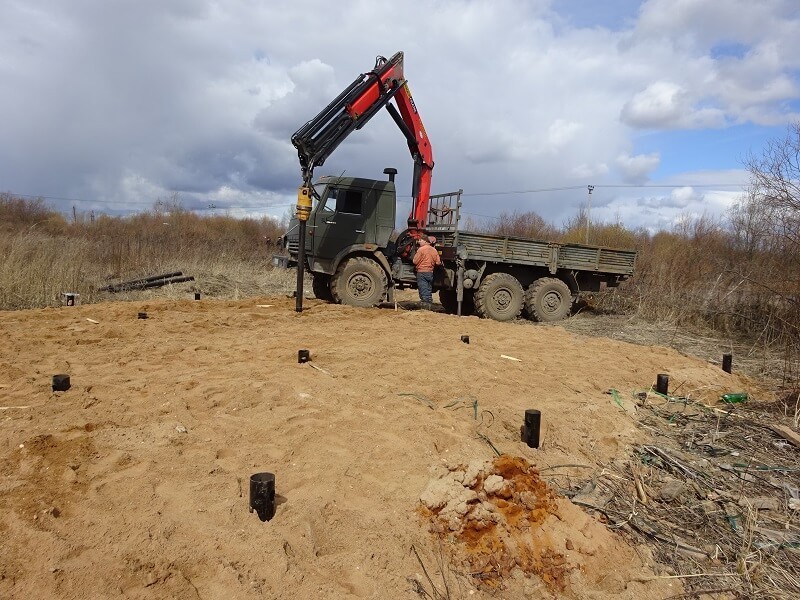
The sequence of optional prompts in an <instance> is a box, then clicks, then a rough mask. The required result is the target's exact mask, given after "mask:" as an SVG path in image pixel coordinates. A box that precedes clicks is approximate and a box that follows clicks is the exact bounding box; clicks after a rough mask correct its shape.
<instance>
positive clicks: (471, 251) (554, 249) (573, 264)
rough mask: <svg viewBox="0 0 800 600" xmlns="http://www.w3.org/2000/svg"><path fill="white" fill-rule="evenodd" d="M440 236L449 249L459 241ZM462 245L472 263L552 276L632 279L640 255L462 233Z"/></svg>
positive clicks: (507, 237) (630, 252)
mask: <svg viewBox="0 0 800 600" xmlns="http://www.w3.org/2000/svg"><path fill="white" fill-rule="evenodd" d="M439 235H441V238H442V242H443V243H444V245H445V246H449V245H452V244H453V243H454V241H455V234H454V233H451V232H439ZM458 245H459V246H463V247H464V248H466V250H467V258H468V259H470V260H480V261H490V262H501V263H502V262H505V263H510V264H518V265H530V266H537V267H546V268H547V269H548V270H549V271H550V272H551V273H555V272H556V271H557V270H558V269H567V270H572V271H589V272H593V273H609V274H615V275H631V274H633V269H634V266H635V263H636V252H634V251H632V250H615V249H612V248H602V247H599V246H584V245H582V244H558V243H555V242H546V241H539V240H532V239H527V238H518V237H510V236H505V237H504V236H498V235H490V234H485V233H472V232H467V231H459V232H458Z"/></svg>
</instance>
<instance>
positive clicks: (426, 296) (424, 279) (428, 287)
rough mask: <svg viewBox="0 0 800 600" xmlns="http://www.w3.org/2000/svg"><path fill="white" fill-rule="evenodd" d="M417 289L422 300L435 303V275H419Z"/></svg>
mask: <svg viewBox="0 0 800 600" xmlns="http://www.w3.org/2000/svg"><path fill="white" fill-rule="evenodd" d="M417 287H418V288H419V299H420V300H422V301H423V302H433V273H417Z"/></svg>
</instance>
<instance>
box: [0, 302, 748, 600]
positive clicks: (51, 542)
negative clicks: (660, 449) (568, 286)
mask: <svg viewBox="0 0 800 600" xmlns="http://www.w3.org/2000/svg"><path fill="white" fill-rule="evenodd" d="M293 308H294V301H293V300H290V299H287V298H285V297H279V298H259V299H252V300H247V301H239V302H228V301H214V300H202V301H199V302H194V301H148V302H117V303H108V304H99V305H92V306H79V307H69V308H67V307H65V308H60V309H45V310H36V311H19V312H5V313H0V337H1V338H2V340H3V346H2V348H3V349H2V352H0V407H1V408H2V410H0V474H1V475H2V479H1V480H0V539H1V540H2V553H0V597H2V598H37V597H59V598H111V597H121V596H122V597H134V598H166V597H173V598H251V597H253V598H256V597H264V598H418V597H420V596H422V595H424V593H423V592H422V591H421V590H422V589H424V590H426V591H427V593H428V594H430V595H431V596H432V597H434V596H435V594H434V591H433V589H432V585H431V582H430V581H429V580H428V578H427V577H426V575H425V571H427V573H428V575H429V576H430V579H431V580H432V581H433V584H435V585H436V586H437V588H438V591H439V592H440V593H445V584H446V585H447V589H448V592H447V593H448V594H449V596H450V597H451V598H488V597H501V598H551V597H552V598H555V597H558V598H587V599H588V598H591V599H598V600H601V599H606V598H631V599H634V598H644V597H646V598H666V597H669V596H671V595H675V594H679V593H680V592H681V587H680V583H679V582H678V581H677V580H674V579H666V578H659V577H658V576H657V575H658V574H659V573H660V572H661V571H660V569H659V566H658V565H655V564H653V563H652V559H651V558H649V557H650V556H651V554H650V553H649V552H648V551H647V549H646V548H645V547H637V548H634V547H632V546H630V545H629V543H628V542H626V540H625V539H624V538H623V537H621V536H620V535H619V534H617V533H615V532H613V531H611V530H610V529H608V528H607V527H606V526H605V525H604V524H603V523H602V522H601V521H600V520H598V519H597V518H596V517H594V516H591V515H589V514H588V513H586V512H584V511H583V510H582V509H581V508H579V507H577V506H576V505H574V504H572V503H571V502H570V501H569V500H567V499H566V498H563V497H560V496H559V495H558V493H557V490H556V489H555V488H554V487H553V486H552V485H551V484H554V483H556V482H557V481H558V482H560V483H562V484H563V483H564V480H563V477H561V478H559V479H555V478H549V477H548V475H549V474H552V473H554V472H559V473H561V474H562V475H563V474H564V473H567V474H572V475H573V476H574V477H575V480H576V481H578V480H580V478H581V477H584V476H585V477H588V476H589V475H590V473H591V469H586V468H585V467H559V468H558V469H552V468H551V467H554V466H556V465H585V466H588V467H591V468H592V469H593V468H596V467H598V465H602V464H607V463H608V462H610V461H612V460H614V459H618V458H624V457H626V456H628V454H629V452H630V449H631V446H632V445H633V444H636V443H638V442H641V441H643V440H644V439H645V438H644V435H645V434H644V433H643V432H642V431H640V430H639V429H637V427H636V425H635V421H634V419H633V418H632V417H631V415H630V414H628V412H626V411H625V410H622V409H621V408H620V407H619V406H618V405H617V404H615V402H614V400H613V398H612V396H611V395H609V394H607V393H606V392H607V390H609V388H615V389H617V390H619V391H620V393H621V394H622V395H623V396H626V397H629V396H630V393H631V392H636V391H638V390H645V389H647V388H648V387H649V386H650V385H651V384H653V383H654V381H655V378H656V374H657V373H668V374H669V375H670V378H671V381H672V382H673V384H674V385H681V386H682V388H681V391H682V393H683V394H684V395H686V394H692V395H693V397H695V398H698V397H699V398H706V399H708V400H710V401H713V400H714V399H716V397H717V396H718V395H719V393H720V392H721V391H731V390H736V391H739V390H746V389H747V386H748V385H749V384H748V382H747V381H745V380H743V379H740V378H739V377H738V376H736V375H728V374H725V373H723V372H722V371H721V370H720V369H719V368H718V367H717V366H714V365H711V364H709V363H707V362H704V361H702V360H699V359H694V358H690V357H687V356H684V355H681V354H679V353H677V352H675V351H673V350H669V349H665V348H660V347H643V346H634V345H631V344H626V343H623V342H618V341H612V340H608V339H602V338H589V337H582V336H579V335H575V334H572V333H568V332H566V331H565V330H564V329H562V328H560V327H552V326H539V325H535V324H532V323H525V324H504V323H496V322H493V321H482V320H479V319H477V318H474V317H470V318H458V317H455V316H448V315H444V314H441V313H432V312H423V311H417V310H399V311H395V310H392V309H391V308H385V309H355V308H350V307H344V306H334V305H328V304H324V303H321V302H319V301H316V300H307V301H306V311H305V312H304V313H303V314H297V313H295V312H294V310H293ZM138 312H146V313H147V315H148V318H147V319H146V320H140V319H137V313H138ZM89 319H92V320H93V321H97V322H96V323H95V322H92V321H90V320H89ZM462 335H469V337H470V343H469V344H466V343H463V342H462V341H461V339H460V338H461V336H462ZM303 348H305V349H310V350H311V355H312V359H313V360H312V362H311V363H310V364H298V361H297V352H298V350H299V349H303ZM501 355H506V356H510V357H513V358H516V359H519V360H511V359H509V358H503V357H502V356H501ZM311 365H313V366H314V367H318V369H315V368H312V366H311ZM57 373H65V374H69V375H70V377H71V384H72V387H71V389H69V390H68V391H66V392H53V391H52V390H51V382H52V375H54V374H57ZM528 408H537V409H539V410H541V411H542V445H541V447H540V448H539V449H538V450H534V449H531V448H528V447H527V446H526V445H525V444H524V443H523V442H522V441H521V439H520V426H521V425H522V422H523V415H524V411H525V409H528ZM476 417H477V418H476ZM492 446H494V448H496V449H497V450H498V451H499V452H502V453H503V456H502V457H501V458H498V457H497V454H496V452H495V450H494V449H493V447H492ZM537 468H538V469H542V470H544V471H543V472H542V473H541V475H539V474H538V473H537V470H536V469H537ZM262 471H269V472H272V473H274V474H275V476H276V490H277V502H278V505H277V509H276V514H275V516H274V518H273V519H271V520H270V521H267V522H262V521H260V520H259V518H258V516H257V515H256V514H254V513H250V512H249V511H248V487H249V477H250V475H251V474H253V473H257V472H262ZM587 471H589V472H587ZM423 566H424V569H423ZM442 597H446V596H442Z"/></svg>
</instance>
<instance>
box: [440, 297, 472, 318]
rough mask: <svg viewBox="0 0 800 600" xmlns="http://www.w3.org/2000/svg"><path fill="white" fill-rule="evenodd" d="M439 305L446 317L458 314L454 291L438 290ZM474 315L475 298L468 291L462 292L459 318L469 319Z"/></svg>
mask: <svg viewBox="0 0 800 600" xmlns="http://www.w3.org/2000/svg"><path fill="white" fill-rule="evenodd" d="M439 303H440V304H441V305H442V307H443V308H444V312H446V313H447V314H448V315H455V314H457V313H458V299H457V298H456V291H455V290H439ZM473 314H475V298H474V294H473V293H472V292H471V291H470V290H464V299H463V300H462V301H461V316H462V317H469V316H470V315H473Z"/></svg>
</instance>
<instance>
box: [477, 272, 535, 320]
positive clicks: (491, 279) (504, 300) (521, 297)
mask: <svg viewBox="0 0 800 600" xmlns="http://www.w3.org/2000/svg"><path fill="white" fill-rule="evenodd" d="M524 302H525V291H524V290H523V289H522V285H521V284H520V282H519V281H518V280H517V278H516V277H514V276H513V275H510V274H508V273H492V274H491V275H487V276H486V277H485V278H484V279H483V281H482V282H481V285H480V286H479V287H478V289H477V291H476V292H475V312H476V313H477V315H478V316H479V317H481V318H483V319H494V320H495V321H513V320H514V319H516V318H517V317H518V316H519V313H520V312H521V311H522V305H523V303H524Z"/></svg>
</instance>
